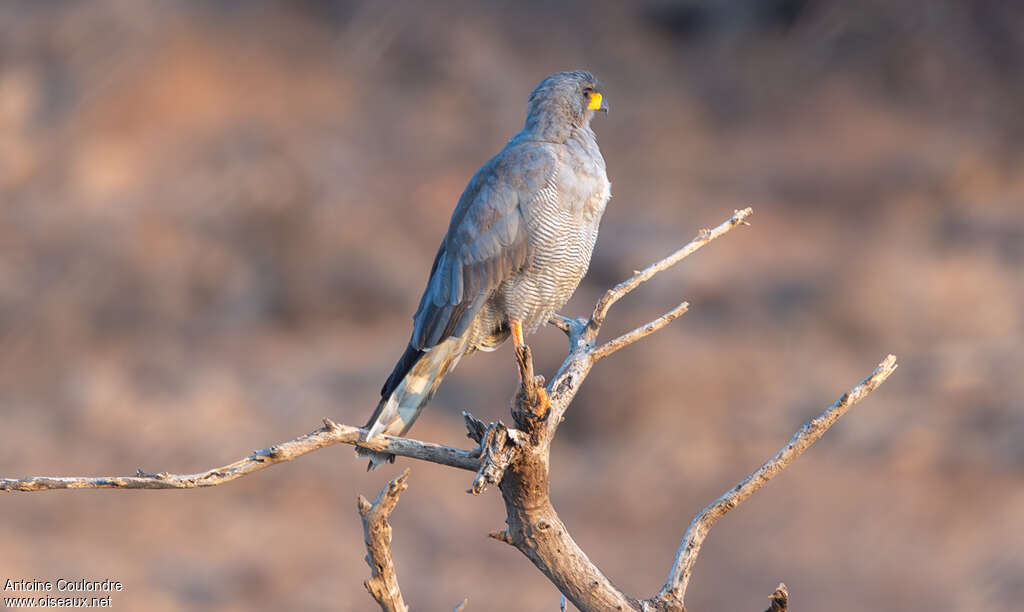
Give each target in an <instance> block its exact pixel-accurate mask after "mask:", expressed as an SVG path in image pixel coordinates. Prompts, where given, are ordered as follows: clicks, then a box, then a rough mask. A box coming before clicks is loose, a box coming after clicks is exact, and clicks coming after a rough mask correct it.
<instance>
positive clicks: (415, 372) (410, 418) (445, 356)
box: [356, 334, 469, 470]
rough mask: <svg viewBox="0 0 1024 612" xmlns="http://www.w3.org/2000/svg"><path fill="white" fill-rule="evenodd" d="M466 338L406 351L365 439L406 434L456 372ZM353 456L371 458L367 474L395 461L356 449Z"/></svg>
mask: <svg viewBox="0 0 1024 612" xmlns="http://www.w3.org/2000/svg"><path fill="white" fill-rule="evenodd" d="M468 335H469V334H464V335H463V337H450V338H448V339H447V340H445V341H444V342H441V343H440V344H438V345H436V346H434V347H433V348H431V349H430V350H429V351H421V350H418V349H415V348H413V347H412V346H409V347H407V348H406V350H405V353H404V354H403V355H402V358H401V359H399V360H398V364H396V365H395V370H394V371H393V372H392V373H391V376H390V377H389V378H388V380H387V382H386V383H384V388H383V389H382V390H381V398H380V403H379V404H377V409H376V410H374V411H373V415H372V416H370V421H369V422H368V423H367V424H366V429H367V430H369V433H368V435H367V439H372V438H374V437H376V436H379V435H381V434H388V435H391V436H401V435H404V434H405V432H407V431H409V428H410V427H412V424H413V423H414V422H415V421H416V417H418V416H419V415H420V412H422V411H423V407H424V406H425V405H426V404H427V402H429V401H430V398H432V397H434V393H435V392H436V391H437V387H438V385H440V384H441V380H443V379H444V377H445V376H446V375H447V374H448V372H451V371H452V370H453V369H455V366H456V364H458V363H459V359H461V358H462V355H463V353H465V352H466V346H467V342H468V338H467V337H466V336H468ZM356 452H357V453H358V454H359V455H364V456H368V457H369V458H370V464H369V465H368V466H367V469H368V470H374V469H376V468H377V467H378V466H380V465H381V464H383V463H384V462H386V461H394V459H395V456H394V455H392V454H389V453H379V452H373V451H368V450H364V449H362V448H358V449H356Z"/></svg>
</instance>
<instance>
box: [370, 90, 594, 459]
mask: <svg viewBox="0 0 1024 612" xmlns="http://www.w3.org/2000/svg"><path fill="white" fill-rule="evenodd" d="M607 110H608V106H607V104H606V103H605V101H604V97H603V95H602V92H601V87H600V85H599V84H598V82H597V80H596V79H595V78H594V77H593V75H591V74H590V73H589V72H584V71H575V72H559V73H557V74H553V75H551V76H549V77H547V78H546V79H544V80H543V81H541V82H540V84H539V85H537V88H536V89H534V90H533V93H531V94H530V99H529V102H528V103H527V110H526V125H525V126H524V127H523V129H522V130H520V131H519V133H517V134H516V135H515V136H513V137H512V140H510V141H509V142H508V144H507V145H505V148H504V149H502V151H501V152H500V153H498V154H497V155H496V156H495V157H494V158H493V159H491V160H490V161H488V162H487V163H486V164H484V165H483V167H482V168H480V170H478V171H477V173H476V174H475V175H474V176H473V178H472V179H471V180H470V181H469V185H467V186H466V190H465V191H463V192H462V197H460V198H459V203H458V205H457V206H456V207H455V212H454V213H452V219H451V222H450V224H449V226H448V233H447V234H446V235H445V237H444V240H443V241H442V242H441V247H440V248H439V249H438V251H437V256H436V257H435V258H434V265H433V267H431V269H430V280H428V281H427V288H426V289H425V290H424V291H423V297H422V298H420V305H419V308H418V309H417V310H416V314H415V316H414V317H413V323H414V325H413V331H412V338H411V339H410V340H409V346H408V347H406V349H405V353H404V354H403V355H402V357H401V359H399V360H398V364H397V365H395V369H394V371H393V372H392V373H391V376H389V377H388V379H387V382H385V383H384V388H383V389H381V400H380V403H379V404H378V405H377V409H376V410H375V411H374V413H373V415H372V416H371V417H370V421H369V423H367V425H366V429H367V430H369V434H368V436H367V437H368V438H373V437H376V436H379V435H381V434H389V435H396V436H397V435H404V434H405V432H407V431H408V430H409V428H410V427H412V424H413V422H415V420H416V417H418V416H419V414H420V412H421V411H422V410H423V407H424V405H426V403H427V402H428V401H430V398H431V397H433V395H434V392H435V391H436V390H437V387H438V385H439V384H440V383H441V380H442V379H443V378H444V377H445V375H447V374H448V373H449V372H451V371H452V369H453V368H454V367H455V365H456V364H457V363H458V362H459V359H461V358H462V357H463V356H464V355H467V354H469V353H472V352H473V351H476V350H478V349H479V350H483V351H492V350H494V349H495V348H497V347H498V345H500V344H501V343H502V342H504V341H505V340H506V339H507V338H508V337H509V336H512V338H513V342H514V343H515V344H516V345H517V346H518V345H520V344H522V343H523V334H524V333H532V332H533V331H535V330H536V329H537V327H538V326H539V325H540V324H541V323H544V322H546V321H547V320H548V319H549V318H550V317H551V315H552V314H553V313H554V312H555V311H556V310H557V309H559V308H561V307H562V305H563V304H565V302H566V301H568V299H569V297H570V296H571V295H572V294H573V292H574V291H575V290H576V287H577V285H579V282H580V279H582V278H583V275H584V274H586V272H587V267H588V266H589V265H590V255H591V253H592V252H593V250H594V242H595V240H597V228H598V224H599V223H600V221H601V215H602V214H603V213H604V208H605V204H606V203H607V202H608V199H609V198H610V197H611V183H609V182H608V175H607V173H606V171H605V164H604V158H603V157H602V156H601V151H600V149H598V146H597V139H596V137H595V136H594V132H593V130H592V129H591V127H590V120H591V119H592V118H593V116H594V113H595V112H597V111H606V112H607ZM359 450H360V451H361V452H360V454H364V455H369V457H370V466H369V467H370V469H373V468H375V467H377V466H378V465H380V464H381V463H384V462H385V461H387V460H389V459H391V460H393V459H394V455H388V454H386V453H376V452H370V451H364V450H363V449H359Z"/></svg>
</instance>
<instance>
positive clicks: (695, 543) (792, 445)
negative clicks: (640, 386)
mask: <svg viewBox="0 0 1024 612" xmlns="http://www.w3.org/2000/svg"><path fill="white" fill-rule="evenodd" d="M895 370H896V357H895V356H894V355H889V356H888V357H886V358H885V359H884V360H883V361H882V362H881V363H879V364H878V367H876V368H875V369H874V371H873V372H871V374H870V375H868V377H867V378H865V379H864V380H862V381H861V382H860V384H858V385H857V386H856V387H854V388H852V389H850V390H849V391H847V392H846V393H844V394H843V396H842V397H840V398H839V399H837V400H836V401H835V403H833V404H832V405H831V406H829V407H828V408H827V409H826V410H825V412H823V413H822V414H821V415H820V416H818V417H817V418H816V419H814V420H813V421H811V422H810V423H807V424H806V425H804V426H803V427H802V428H800V430H799V431H798V432H796V434H795V435H794V436H793V438H792V439H791V440H790V441H789V443H788V444H786V446H784V447H783V448H782V450H780V451H779V452H778V453H776V454H775V456H774V457H772V458H771V459H769V460H768V461H767V462H766V463H765V464H764V465H762V466H761V467H760V468H758V469H757V471H755V472H754V473H753V474H751V475H750V476H747V477H746V478H745V479H744V480H743V481H742V482H740V483H739V484H738V485H736V486H735V487H733V488H731V489H729V490H728V491H726V492H725V493H724V494H723V495H722V496H721V497H719V498H718V499H716V500H715V501H714V502H712V503H711V504H710V505H709V506H708V507H706V508H704V510H702V511H701V512H700V514H698V515H697V516H696V517H695V518H694V519H693V522H691V523H690V526H689V528H687V530H686V535H685V536H684V537H683V542H682V544H680V546H679V551H678V552H677V553H676V559H675V562H674V563H673V564H672V571H671V572H669V576H668V580H667V581H666V582H665V586H664V587H662V589H661V592H660V593H658V595H657V596H656V597H655V598H654V599H653V600H652V602H658V601H663V602H678V604H679V605H680V606H682V604H683V599H684V596H685V595H686V586H687V584H688V583H689V581H690V575H691V573H692V572H693V565H694V563H696V561H697V555H698V554H700V548H701V546H702V545H703V544H704V539H705V538H706V537H707V535H708V532H709V531H710V530H711V527H712V526H713V525H714V524H715V522H716V521H718V519H720V518H722V517H723V516H725V515H726V513H728V512H729V511H730V510H732V509H733V508H735V507H736V506H738V505H740V504H741V503H743V502H744V501H746V500H747V499H748V498H749V497H750V496H751V495H753V494H754V492H756V491H757V490H758V489H760V488H761V487H762V486H764V484H765V483H766V482H768V481H769V480H771V479H772V478H773V477H774V476H775V475H777V474H778V473H779V472H781V471H782V470H784V469H785V468H786V466H788V465H789V464H790V463H792V462H793V460H794V459H796V458H797V457H799V456H800V455H801V454H803V452H804V451H805V450H807V449H808V448H810V446H811V445H812V444H814V443H815V442H817V441H818V439H819V438H821V436H822V434H824V433H825V432H826V431H828V429H829V428H830V427H832V425H833V424H834V423H835V422H836V421H837V420H839V417H841V416H843V415H844V414H846V411H847V410H849V409H850V407H851V406H853V405H854V404H856V403H857V402H859V401H860V400H862V399H864V398H865V397H867V395H868V394H869V393H871V392H872V391H874V390H875V389H876V388H877V387H878V386H879V385H881V384H882V383H883V382H885V379H886V378H889V375H890V374H892V373H893V372H894V371H895Z"/></svg>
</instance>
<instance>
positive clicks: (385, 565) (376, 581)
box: [358, 468, 409, 612]
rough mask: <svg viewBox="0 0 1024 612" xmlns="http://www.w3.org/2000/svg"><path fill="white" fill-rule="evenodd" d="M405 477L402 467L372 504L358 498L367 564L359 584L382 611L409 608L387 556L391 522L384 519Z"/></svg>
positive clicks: (386, 517) (362, 498)
mask: <svg viewBox="0 0 1024 612" xmlns="http://www.w3.org/2000/svg"><path fill="white" fill-rule="evenodd" d="M408 479H409V469H408V468H406V469H405V471H403V472H402V473H401V474H399V475H398V476H397V477H396V478H395V479H394V480H392V481H391V482H389V483H388V484H387V485H385V487H384V488H383V489H381V491H380V494H378V495H377V499H376V500H374V502H373V503H372V504H371V503H370V502H368V501H366V498H365V497H363V496H362V495H360V496H359V500H358V502H359V503H358V506H359V516H360V517H362V519H363V538H364V540H365V541H366V564H367V565H369V566H370V579H369V580H367V581H365V582H363V586H365V587H366V590H367V591H369V592H370V595H372V596H373V598H374V599H375V600H376V601H377V603H378V604H380V608H381V610H383V611H384V612H409V606H407V605H405V599H404V598H403V597H402V591H401V589H399V588H398V577H397V576H396V575H395V562H394V561H393V560H392V558H391V524H390V523H388V517H389V516H391V512H392V511H393V510H394V509H395V506H397V505H398V496H399V495H401V494H402V491H404V490H406V489H407V488H409V485H408V484H406V482H407V481H408Z"/></svg>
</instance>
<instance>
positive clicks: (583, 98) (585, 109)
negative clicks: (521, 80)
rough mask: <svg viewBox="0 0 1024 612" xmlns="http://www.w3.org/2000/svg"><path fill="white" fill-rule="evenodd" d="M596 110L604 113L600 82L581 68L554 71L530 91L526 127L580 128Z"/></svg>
mask: <svg viewBox="0 0 1024 612" xmlns="http://www.w3.org/2000/svg"><path fill="white" fill-rule="evenodd" d="M597 111H604V112H608V103H607V102H606V101H605V99H604V94H603V93H602V91H601V85H600V84H599V83H598V82H597V79H596V78H594V75H592V74H590V73H589V72H587V71H585V70H574V71H572V72H557V73H555V74H553V75H551V76H549V77H548V78H546V79H544V80H543V81H541V82H540V84H539V85H537V88H536V89H534V90H533V93H531V94H530V101H529V104H528V105H527V114H526V126H527V129H530V128H531V124H532V126H533V127H534V128H538V129H542V130H545V131H547V130H550V129H552V128H558V127H561V128H569V127H570V126H572V127H577V128H582V127H584V126H587V125H589V124H590V120H591V118H593V116H594V113H595V112H597Z"/></svg>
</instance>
